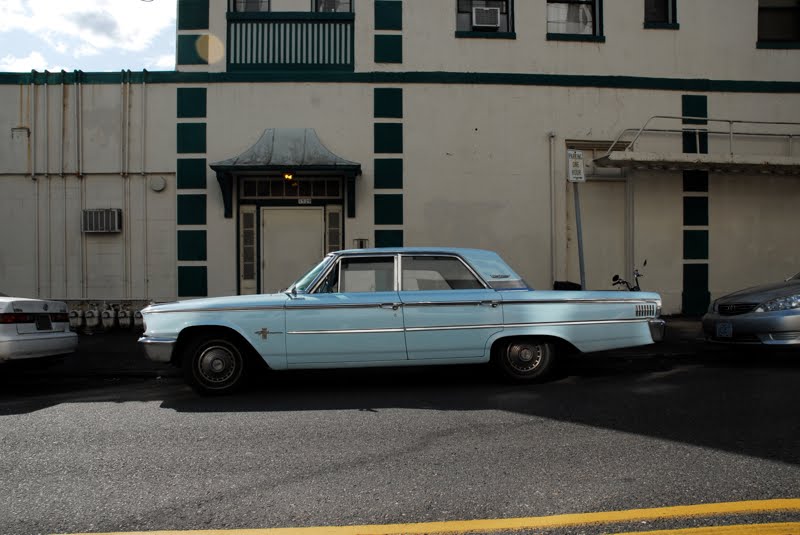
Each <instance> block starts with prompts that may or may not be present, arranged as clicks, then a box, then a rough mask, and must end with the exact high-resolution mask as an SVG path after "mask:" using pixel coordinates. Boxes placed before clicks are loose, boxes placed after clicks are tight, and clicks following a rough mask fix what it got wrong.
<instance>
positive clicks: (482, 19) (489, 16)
mask: <svg viewBox="0 0 800 535" xmlns="http://www.w3.org/2000/svg"><path fill="white" fill-rule="evenodd" d="M472 27H473V28H478V29H482V30H486V29H493V30H496V29H497V28H499V27H500V8H499V7H473V8H472Z"/></svg>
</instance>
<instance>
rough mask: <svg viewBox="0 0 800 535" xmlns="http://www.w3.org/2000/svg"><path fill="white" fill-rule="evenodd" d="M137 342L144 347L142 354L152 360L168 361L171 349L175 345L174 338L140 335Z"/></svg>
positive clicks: (170, 356) (170, 357)
mask: <svg viewBox="0 0 800 535" xmlns="http://www.w3.org/2000/svg"><path fill="white" fill-rule="evenodd" d="M139 343H140V344H141V345H142V348H143V349H144V354H145V355H146V356H147V358H148V359H150V360H152V361H153V362H169V361H170V360H172V349H173V348H174V347H175V339H174V338H157V337H150V336H142V337H141V338H139Z"/></svg>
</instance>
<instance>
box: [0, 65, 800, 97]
mask: <svg viewBox="0 0 800 535" xmlns="http://www.w3.org/2000/svg"><path fill="white" fill-rule="evenodd" d="M125 74H126V76H127V75H128V73H125ZM129 75H130V82H131V83H134V84H141V83H142V82H146V83H148V84H225V83H342V84H396V85H400V84H453V85H515V86H543V87H595V88H609V89H645V90H664V91H697V92H704V93H789V94H800V81H798V82H795V81H792V82H785V81H783V82H780V81H761V80H758V81H755V80H754V81H743V80H709V79H705V78H648V77H641V76H600V75H582V74H529V73H488V72H483V73H482V72H414V71H409V72H377V71H374V72H358V73H355V72H339V71H337V72H319V71H316V70H310V69H309V70H305V71H299V72H292V71H285V72H175V71H156V72H150V71H142V72H131V73H129ZM122 77H123V73H120V72H90V73H85V72H81V71H73V72H71V73H66V74H64V75H63V76H62V74H61V73H44V72H29V73H0V85H28V84H31V83H33V84H35V85H44V84H45V83H47V84H54V85H55V84H61V83H65V84H74V83H78V82H79V83H81V84H86V85H105V84H111V85H119V84H120V82H121V80H122ZM127 80H128V78H127V77H126V81H127Z"/></svg>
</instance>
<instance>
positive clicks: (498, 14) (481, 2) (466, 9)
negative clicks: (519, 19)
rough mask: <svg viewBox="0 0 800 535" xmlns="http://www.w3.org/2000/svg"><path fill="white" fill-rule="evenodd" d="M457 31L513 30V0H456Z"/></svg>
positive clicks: (506, 31) (498, 31)
mask: <svg viewBox="0 0 800 535" xmlns="http://www.w3.org/2000/svg"><path fill="white" fill-rule="evenodd" d="M456 11H457V13H456V31H457V32H496V33H510V32H513V31H514V2H513V0H457V2H456Z"/></svg>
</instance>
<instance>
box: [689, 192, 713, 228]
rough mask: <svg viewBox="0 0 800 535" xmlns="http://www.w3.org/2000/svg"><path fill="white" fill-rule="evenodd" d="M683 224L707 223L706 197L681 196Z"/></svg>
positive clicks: (704, 224) (698, 224)
mask: <svg viewBox="0 0 800 535" xmlns="http://www.w3.org/2000/svg"><path fill="white" fill-rule="evenodd" d="M683 224H684V226H687V227H689V226H706V225H708V197H684V198H683Z"/></svg>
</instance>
